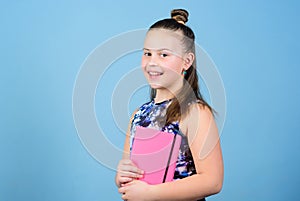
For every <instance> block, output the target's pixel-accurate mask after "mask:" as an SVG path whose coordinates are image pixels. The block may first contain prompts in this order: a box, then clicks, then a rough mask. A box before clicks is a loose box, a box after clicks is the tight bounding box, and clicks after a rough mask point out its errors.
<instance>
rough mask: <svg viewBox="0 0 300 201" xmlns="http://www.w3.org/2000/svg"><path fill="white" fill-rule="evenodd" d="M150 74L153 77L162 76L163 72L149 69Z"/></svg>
mask: <svg viewBox="0 0 300 201" xmlns="http://www.w3.org/2000/svg"><path fill="white" fill-rule="evenodd" d="M147 73H148V75H149V76H151V77H158V76H161V75H163V73H162V72H159V71H147Z"/></svg>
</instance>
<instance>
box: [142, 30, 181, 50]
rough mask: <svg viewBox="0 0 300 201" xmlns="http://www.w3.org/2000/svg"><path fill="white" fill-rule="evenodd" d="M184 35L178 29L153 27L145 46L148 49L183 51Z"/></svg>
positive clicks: (147, 36)
mask: <svg viewBox="0 0 300 201" xmlns="http://www.w3.org/2000/svg"><path fill="white" fill-rule="evenodd" d="M181 39H182V35H181V34H180V33H178V32H176V31H171V30H166V29H151V30H149V31H148V33H147V35H146V38H145V41H144V48H147V49H170V50H173V51H175V52H181V51H182V42H181Z"/></svg>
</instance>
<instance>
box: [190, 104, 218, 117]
mask: <svg viewBox="0 0 300 201" xmlns="http://www.w3.org/2000/svg"><path fill="white" fill-rule="evenodd" d="M195 117H199V118H200V117H201V118H202V119H203V120H204V119H212V118H214V117H213V112H212V111H211V109H210V108H209V107H208V106H207V105H204V104H202V103H200V102H195V103H192V104H189V106H188V113H187V118H195Z"/></svg>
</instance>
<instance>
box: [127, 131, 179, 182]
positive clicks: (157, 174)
mask: <svg viewBox="0 0 300 201" xmlns="http://www.w3.org/2000/svg"><path fill="white" fill-rule="evenodd" d="M174 136H175V135H174V134H173V133H167V132H162V131H159V130H155V129H152V128H144V127H141V126H137V127H136V132H135V137H134V141H133V145H132V149H131V160H132V161H133V163H134V164H136V165H137V166H138V167H139V168H140V169H142V170H144V172H145V173H144V177H143V178H141V179H140V180H142V181H145V182H147V183H148V184H159V183H162V182H163V179H164V175H165V171H166V169H167V175H166V178H165V182H169V181H172V180H173V177H174V172H175V168H176V161H177V157H178V153H179V148H180V143H181V136H180V135H178V134H177V135H176V138H175V142H174V147H173V151H172V155H171V157H170V152H171V149H172V144H173V139H174ZM169 157H170V163H169V166H168V168H167V164H168V160H169Z"/></svg>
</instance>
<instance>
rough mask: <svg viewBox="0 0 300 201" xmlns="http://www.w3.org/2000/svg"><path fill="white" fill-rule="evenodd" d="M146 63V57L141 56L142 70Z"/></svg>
mask: <svg viewBox="0 0 300 201" xmlns="http://www.w3.org/2000/svg"><path fill="white" fill-rule="evenodd" d="M147 63H148V61H147V58H145V57H144V56H143V57H142V60H141V67H142V69H143V70H145V68H146V65H147Z"/></svg>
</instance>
